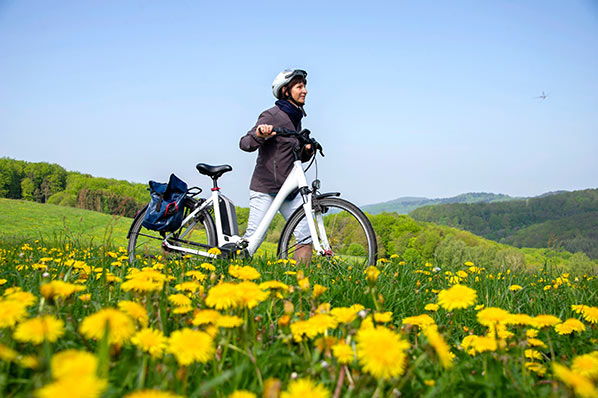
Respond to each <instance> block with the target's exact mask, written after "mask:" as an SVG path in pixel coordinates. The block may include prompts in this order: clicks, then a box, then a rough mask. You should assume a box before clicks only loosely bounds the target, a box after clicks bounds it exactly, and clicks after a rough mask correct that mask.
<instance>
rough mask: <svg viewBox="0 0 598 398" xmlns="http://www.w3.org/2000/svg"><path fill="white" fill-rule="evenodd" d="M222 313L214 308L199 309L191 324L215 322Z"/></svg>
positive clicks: (198, 324)
mask: <svg viewBox="0 0 598 398" xmlns="http://www.w3.org/2000/svg"><path fill="white" fill-rule="evenodd" d="M221 316H222V314H221V313H220V312H218V311H216V310H199V311H197V312H196V313H195V316H194V318H193V321H192V323H193V325H195V326H200V325H205V324H216V322H217V321H218V319H219V318H220V317H221Z"/></svg>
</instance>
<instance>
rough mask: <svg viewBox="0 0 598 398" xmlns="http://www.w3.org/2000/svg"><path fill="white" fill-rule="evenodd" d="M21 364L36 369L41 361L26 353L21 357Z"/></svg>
mask: <svg viewBox="0 0 598 398" xmlns="http://www.w3.org/2000/svg"><path fill="white" fill-rule="evenodd" d="M19 365H21V367H23V368H27V369H36V368H37V367H38V366H39V361H38V360H37V358H36V357H35V356H33V355H25V356H24V357H21V358H19Z"/></svg>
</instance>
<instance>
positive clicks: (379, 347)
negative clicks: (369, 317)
mask: <svg viewBox="0 0 598 398" xmlns="http://www.w3.org/2000/svg"><path fill="white" fill-rule="evenodd" d="M356 341H357V345H356V351H357V359H358V360H359V364H360V365H361V366H362V367H363V370H364V371H365V372H367V373H369V374H371V375H372V376H374V377H375V378H377V379H390V378H393V377H397V376H401V375H402V374H403V373H404V372H405V367H406V361H407V354H406V351H407V349H409V343H408V342H406V341H405V340H403V339H402V338H401V336H400V335H399V334H397V333H395V332H393V331H392V330H390V329H388V328H385V327H382V326H379V327H377V328H372V329H360V330H359V331H358V332H357V336H356Z"/></svg>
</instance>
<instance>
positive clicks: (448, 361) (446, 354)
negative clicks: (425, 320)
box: [423, 325, 455, 369]
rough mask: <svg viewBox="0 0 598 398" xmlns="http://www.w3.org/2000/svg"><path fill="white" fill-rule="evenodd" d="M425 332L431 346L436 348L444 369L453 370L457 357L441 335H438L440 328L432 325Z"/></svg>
mask: <svg viewBox="0 0 598 398" xmlns="http://www.w3.org/2000/svg"><path fill="white" fill-rule="evenodd" d="M423 332H424V335H425V336H426V339H428V342H429V343H430V345H431V346H432V347H434V350H435V351H436V355H438V359H439V360H440V363H441V364H442V367H443V368H445V369H449V368H452V367H453V359H454V358H455V355H454V354H453V353H452V352H451V350H450V348H449V346H448V344H447V343H446V341H444V339H443V338H442V336H441V335H440V333H438V327H437V326H436V325H431V326H428V327H426V328H424V330H423Z"/></svg>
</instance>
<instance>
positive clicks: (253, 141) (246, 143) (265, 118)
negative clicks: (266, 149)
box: [239, 110, 276, 152]
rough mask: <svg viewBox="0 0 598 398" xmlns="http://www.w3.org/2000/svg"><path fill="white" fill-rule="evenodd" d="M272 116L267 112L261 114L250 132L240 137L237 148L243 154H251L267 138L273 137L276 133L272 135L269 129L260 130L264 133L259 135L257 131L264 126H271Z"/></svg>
mask: <svg viewBox="0 0 598 398" xmlns="http://www.w3.org/2000/svg"><path fill="white" fill-rule="evenodd" d="M272 119H273V118H272V114H271V113H270V112H269V110H266V111H264V112H262V114H261V115H260V116H259V117H258V119H257V123H255V126H253V128H252V129H251V130H249V131H248V132H247V134H245V135H244V136H243V137H241V141H240V142H239V147H240V148H241V149H242V150H244V151H245V152H253V151H255V150H256V149H258V148H259V147H260V146H261V145H262V144H263V143H264V142H265V141H266V139H268V137H271V136H273V135H275V134H276V133H272V129H271V128H267V127H266V128H263V129H262V130H263V131H264V132H265V133H266V134H263V133H259V132H258V131H257V129H258V127H260V126H263V125H266V126H272V124H273V120H272Z"/></svg>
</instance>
